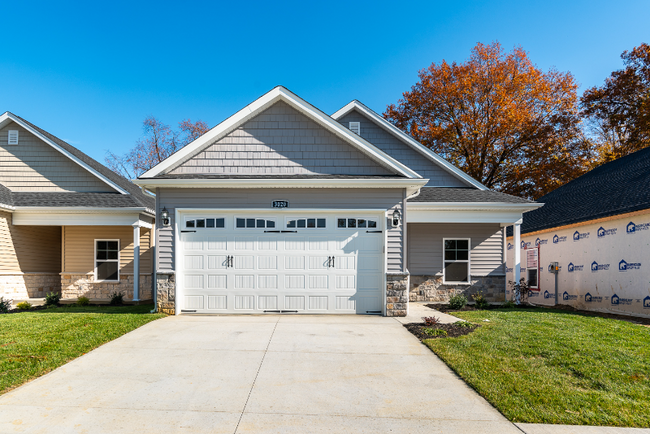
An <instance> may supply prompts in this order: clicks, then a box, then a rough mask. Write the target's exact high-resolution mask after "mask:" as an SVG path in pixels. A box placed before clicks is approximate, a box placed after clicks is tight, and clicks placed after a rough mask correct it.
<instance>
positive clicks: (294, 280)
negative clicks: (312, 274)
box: [284, 274, 306, 289]
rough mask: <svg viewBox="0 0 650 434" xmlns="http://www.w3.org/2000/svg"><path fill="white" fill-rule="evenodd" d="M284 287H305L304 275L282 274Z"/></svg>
mask: <svg viewBox="0 0 650 434" xmlns="http://www.w3.org/2000/svg"><path fill="white" fill-rule="evenodd" d="M284 289H306V287H305V276H304V275H302V274H300V275H295V274H290V275H287V276H284Z"/></svg>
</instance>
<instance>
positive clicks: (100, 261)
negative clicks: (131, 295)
mask: <svg viewBox="0 0 650 434" xmlns="http://www.w3.org/2000/svg"><path fill="white" fill-rule="evenodd" d="M95 280H96V281H105V282H117V281H119V280H120V240H95Z"/></svg>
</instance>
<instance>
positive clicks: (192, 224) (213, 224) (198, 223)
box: [185, 217, 226, 229]
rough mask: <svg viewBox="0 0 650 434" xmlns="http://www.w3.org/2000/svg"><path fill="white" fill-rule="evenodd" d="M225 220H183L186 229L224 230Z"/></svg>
mask: <svg viewBox="0 0 650 434" xmlns="http://www.w3.org/2000/svg"><path fill="white" fill-rule="evenodd" d="M225 226H226V220H225V219H224V218H211V217H210V218H195V219H188V220H185V227H186V228H192V229H195V228H206V229H209V228H224V227H225Z"/></svg>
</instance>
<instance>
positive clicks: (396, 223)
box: [392, 210, 402, 228]
mask: <svg viewBox="0 0 650 434" xmlns="http://www.w3.org/2000/svg"><path fill="white" fill-rule="evenodd" d="M401 219H402V214H400V212H399V211H398V210H395V211H393V221H392V223H393V227H394V228H396V227H398V226H399V224H400V220H401Z"/></svg>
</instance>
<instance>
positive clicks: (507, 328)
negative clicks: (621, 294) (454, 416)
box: [425, 309, 650, 427]
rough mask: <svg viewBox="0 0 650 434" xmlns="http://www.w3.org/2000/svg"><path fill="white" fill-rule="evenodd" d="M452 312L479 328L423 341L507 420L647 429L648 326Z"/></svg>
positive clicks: (553, 314) (558, 314)
mask: <svg viewBox="0 0 650 434" xmlns="http://www.w3.org/2000/svg"><path fill="white" fill-rule="evenodd" d="M453 315H454V316H457V317H459V318H463V319H466V320H468V321H470V322H474V323H476V324H481V327H479V328H478V329H477V330H476V331H474V332H473V333H471V334H470V335H467V336H462V337H460V338H453V339H452V338H447V339H429V340H426V341H425V343H426V344H427V345H428V346H429V348H431V349H432V350H433V351H434V352H435V353H436V354H437V355H438V356H440V358H442V359H443V360H444V361H445V362H446V363H447V364H448V365H449V366H450V367H451V368H452V369H453V370H454V371H456V372H457V373H458V374H459V375H460V376H461V377H462V378H463V379H464V380H465V381H466V382H467V383H468V384H469V385H470V386H472V387H473V388H474V389H476V390H477V391H478V392H479V393H480V394H481V395H483V397H485V398H486V399H487V400H488V401H489V402H490V403H492V405H494V406H495V407H496V408H497V409H499V411H501V413H503V414H504V415H505V416H506V417H507V418H508V419H510V420H511V421H513V422H530V423H552V424H571V425H608V426H627V427H650V328H648V327H643V326H641V325H637V324H632V323H629V322H625V321H618V320H613V319H603V318H599V317H593V316H584V315H580V314H576V313H569V312H566V311H557V310H545V309H499V310H489V311H471V312H457V313H453ZM484 319H489V320H490V322H483V320H484ZM468 411H471V409H468Z"/></svg>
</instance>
